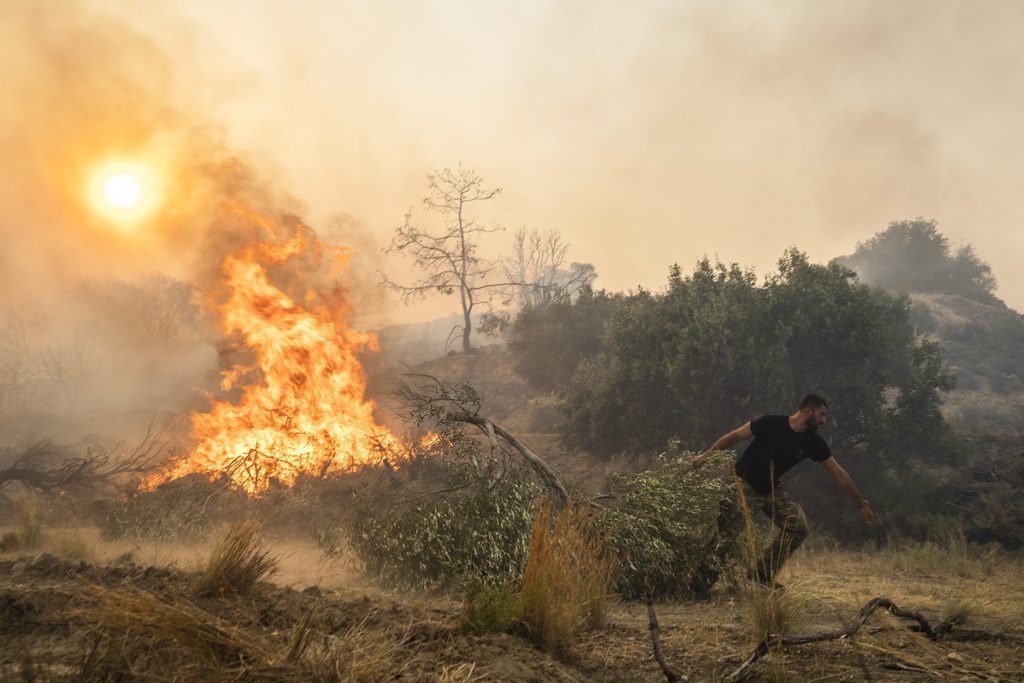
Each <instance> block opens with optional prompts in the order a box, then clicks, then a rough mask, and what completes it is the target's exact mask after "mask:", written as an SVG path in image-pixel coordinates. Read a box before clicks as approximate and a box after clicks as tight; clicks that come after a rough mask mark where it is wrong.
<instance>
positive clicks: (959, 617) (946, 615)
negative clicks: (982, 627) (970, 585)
mask: <svg viewBox="0 0 1024 683" xmlns="http://www.w3.org/2000/svg"><path fill="white" fill-rule="evenodd" d="M979 607H980V606H979V605H978V603H977V602H974V601H973V600H965V599H963V598H951V599H950V600H948V601H947V602H945V603H943V604H942V607H941V610H940V612H939V614H940V617H939V618H940V622H939V623H943V624H952V625H954V626H963V625H964V624H966V623H967V622H968V621H969V620H970V618H971V617H972V616H974V615H975V614H976V613H977V612H978V609H979Z"/></svg>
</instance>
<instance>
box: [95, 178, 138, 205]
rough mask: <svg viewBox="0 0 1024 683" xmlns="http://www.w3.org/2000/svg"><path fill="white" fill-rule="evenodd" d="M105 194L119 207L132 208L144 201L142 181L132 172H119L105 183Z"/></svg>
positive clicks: (108, 199) (109, 200)
mask: <svg viewBox="0 0 1024 683" xmlns="http://www.w3.org/2000/svg"><path fill="white" fill-rule="evenodd" d="M103 196H104V197H105V198H106V200H107V201H108V202H110V203H111V204H112V205H113V206H115V207H117V208H119V209H130V208H132V207H133V206H137V205H138V204H139V202H141V201H142V183H141V182H140V181H139V178H138V176H136V175H134V174H132V173H118V174H117V175H114V176H111V177H110V179H108V180H107V182H105V183H104V184H103Z"/></svg>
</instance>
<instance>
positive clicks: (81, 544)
mask: <svg viewBox="0 0 1024 683" xmlns="http://www.w3.org/2000/svg"><path fill="white" fill-rule="evenodd" d="M53 552H54V554H56V555H57V556H58V557H63V558H65V559H68V560H83V561H85V562H93V561H95V559H96V547H95V546H94V545H93V544H92V543H90V542H89V541H88V540H86V539H85V538H83V537H82V536H81V535H80V534H78V532H74V533H71V534H62V535H61V536H59V537H58V538H57V539H56V541H55V542H54V543H53Z"/></svg>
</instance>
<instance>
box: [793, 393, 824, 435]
mask: <svg viewBox="0 0 1024 683" xmlns="http://www.w3.org/2000/svg"><path fill="white" fill-rule="evenodd" d="M797 412H798V413H799V414H800V416H801V417H802V418H803V420H804V426H805V427H806V428H807V429H812V430H813V429H817V428H818V427H820V426H821V425H823V424H825V422H826V421H827V420H828V401H826V400H825V399H823V398H822V397H821V396H818V395H817V394H807V395H806V396H804V398H803V400H802V401H800V407H799V408H798V409H797Z"/></svg>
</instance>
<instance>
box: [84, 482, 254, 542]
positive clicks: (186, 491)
mask: <svg viewBox="0 0 1024 683" xmlns="http://www.w3.org/2000/svg"><path fill="white" fill-rule="evenodd" d="M221 496H227V497H231V498H232V499H234V500H235V501H236V502H244V501H245V493H244V492H240V491H231V490H229V488H228V484H227V481H226V480H225V481H218V482H211V481H209V480H208V479H207V478H206V477H205V476H203V475H194V476H190V477H183V478H181V479H174V480H172V481H169V482H166V483H164V484H161V485H160V486H158V487H157V488H156V489H154V490H152V491H137V492H133V493H130V494H129V495H128V496H127V497H126V498H125V499H123V500H121V501H117V502H116V503H113V504H111V505H109V506H108V507H106V508H105V510H104V511H103V517H102V520H101V522H100V526H101V531H102V533H103V537H104V538H107V539H112V538H133V539H144V540H167V539H179V538H196V537H200V536H205V535H208V534H209V532H210V530H211V528H212V520H213V518H214V511H215V509H216V508H217V507H218V506H217V505H216V504H215V503H216V499H217V498H219V497H221Z"/></svg>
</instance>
